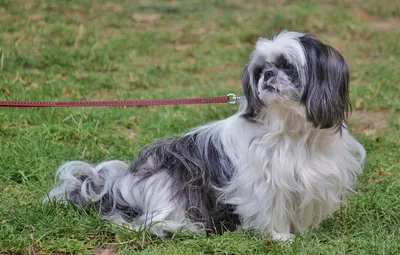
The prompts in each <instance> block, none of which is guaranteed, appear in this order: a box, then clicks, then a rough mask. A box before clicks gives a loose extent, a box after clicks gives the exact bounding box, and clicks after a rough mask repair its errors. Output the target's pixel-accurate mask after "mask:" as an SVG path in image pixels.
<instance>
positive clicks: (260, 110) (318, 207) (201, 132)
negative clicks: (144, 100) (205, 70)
mask: <svg viewBox="0 0 400 255" xmlns="http://www.w3.org/2000/svg"><path fill="white" fill-rule="evenodd" d="M349 82H350V78H349V67H348V65H347V63H346V61H345V60H344V58H343V56H342V55H341V54H340V53H339V52H338V51H337V50H335V49H334V48H333V47H331V46H329V45H326V44H324V43H322V42H321V41H320V40H318V39H317V38H316V37H314V36H313V35H310V34H303V33H299V32H293V31H286V30H285V31H282V32H281V33H279V34H278V35H276V36H275V37H273V38H271V39H265V38H260V39H259V40H258V41H257V43H256V45H255V49H254V51H253V52H252V53H251V55H250V59H249V61H248V63H247V65H246V66H245V68H244V71H243V78H242V84H243V91H244V95H245V100H243V102H242V103H241V105H240V107H239V110H238V112H237V113H236V114H234V115H233V116H231V117H228V118H226V119H223V120H217V121H214V122H211V123H209V124H206V125H203V126H200V127H197V128H194V129H193V130H191V131H189V132H187V133H185V134H183V135H182V136H177V137H169V138H164V139H161V140H158V141H156V142H154V143H152V144H150V145H148V146H147V147H145V148H143V149H142V151H141V152H140V154H139V155H138V157H137V158H136V159H135V160H134V161H133V162H132V163H131V164H130V165H128V164H126V163H125V162H122V161H117V160H114V161H106V162H103V163H101V164H99V165H97V166H93V165H91V164H89V163H85V162H82V161H71V162H67V163H65V164H64V165H62V166H61V167H60V168H59V169H58V171H57V174H56V175H57V177H56V180H57V184H56V187H54V188H53V189H52V190H51V191H50V193H49V194H48V199H49V200H52V199H55V200H57V201H61V202H64V203H72V204H75V205H77V206H79V207H82V208H89V207H92V206H95V207H96V209H97V210H98V211H99V213H100V214H101V216H102V217H103V218H104V219H107V220H111V221H112V222H116V223H118V224H123V225H126V226H129V227H130V228H132V229H134V230H139V229H143V228H144V227H147V228H148V230H149V231H150V232H151V233H152V234H154V235H156V236H164V235H167V234H171V233H173V232H175V231H178V230H188V231H194V232H200V233H209V232H215V233H221V232H222V231H224V230H236V229H238V228H241V229H246V230H249V231H251V232H257V233H260V234H262V235H270V236H272V238H273V239H275V240H281V241H285V240H290V239H292V238H293V236H294V234H295V233H297V232H300V231H303V230H305V229H307V228H309V227H312V226H316V225H318V224H319V223H320V222H321V221H322V220H324V219H325V218H326V217H327V216H329V215H330V214H332V213H333V211H334V209H335V206H336V205H338V204H340V203H341V202H342V199H343V198H345V197H346V196H347V195H348V194H350V193H351V192H352V191H353V188H354V183H355V182H356V177H357V175H358V174H359V173H361V172H362V168H363V164H364V160H365V156H366V153H365V150H364V148H363V146H362V145H361V144H360V143H359V142H358V141H357V140H356V139H355V138H354V137H353V136H351V134H349V131H348V129H347V124H346V123H347V122H346V120H347V118H348V115H349V113H350V111H351V104H350V99H349ZM68 201H69V202H68Z"/></svg>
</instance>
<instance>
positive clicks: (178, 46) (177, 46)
mask: <svg viewBox="0 0 400 255" xmlns="http://www.w3.org/2000/svg"><path fill="white" fill-rule="evenodd" d="M169 46H170V47H171V48H174V49H175V50H177V51H183V50H186V49H190V48H193V47H194V46H195V44H191V43H170V44H169Z"/></svg>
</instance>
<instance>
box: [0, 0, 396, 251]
mask: <svg viewBox="0 0 400 255" xmlns="http://www.w3.org/2000/svg"><path fill="white" fill-rule="evenodd" d="M132 14H135V15H132ZM0 24H1V25H0V100H7V99H9V100H12V99H14V100H17V99H19V100H28V99H31V100H39V99H40V100H81V99H140V98H149V99H151V98H172V97H197V96H216V95H226V94H227V93H230V92H235V93H237V94H240V93H241V82H240V76H241V70H242V68H243V66H244V64H245V63H246V60H247V58H248V55H249V53H250V52H251V50H252V47H253V45H254V43H255V41H256V40H257V38H258V37H260V36H270V35H272V34H274V33H275V32H277V31H280V30H281V29H285V28H287V29H294V30H300V31H306V32H312V33H314V34H316V35H317V36H318V37H320V38H322V40H323V41H325V42H327V43H329V44H331V45H333V46H334V47H336V48H338V49H339V50H340V51H341V52H342V53H343V55H344V56H345V57H346V59H347V60H348V61H349V63H350V65H351V69H352V88H351V98H352V101H353V105H354V108H355V111H354V114H353V118H352V119H351V121H350V128H351V129H352V130H353V133H354V135H355V136H356V137H357V138H358V139H359V140H360V141H361V142H362V143H363V144H364V146H365V147H366V149H367V153H368V161H367V164H366V167H365V171H364V173H363V174H362V176H361V177H360V184H359V188H358V193H357V194H355V195H353V196H352V197H351V198H349V200H348V202H347V204H346V205H344V206H342V207H341V208H338V210H337V212H336V213H335V215H334V217H332V218H329V219H326V220H325V221H324V222H323V224H322V225H321V226H320V227H318V228H314V229H310V230H309V231H307V232H304V233H302V234H299V235H297V236H296V239H295V241H294V243H293V244H291V245H288V246H286V247H280V246H279V245H278V244H276V243H273V242H268V241H265V240H264V239H263V238H261V237H259V236H252V235H250V234H248V233H230V232H228V233H225V234H223V235H221V236H210V237H204V236H199V235H188V234H185V233H179V234H176V235H174V236H173V237H172V238H170V239H160V238H153V237H151V236H149V235H148V234H147V232H146V231H140V232H131V231H128V230H126V229H123V228H120V227H118V226H115V225H112V224H110V223H108V222H104V221H102V220H101V219H100V218H99V217H98V216H97V215H96V213H95V212H92V213H84V212H82V211H79V210H75V209H74V208H71V207H68V208H65V207H63V206H60V205H57V204H49V205H43V204H42V203H41V201H42V198H43V197H44V196H46V192H48V191H49V190H50V188H51V187H52V184H53V179H54V174H55V169H56V168H57V167H58V166H59V165H60V164H61V163H62V162H64V161H68V160H75V159H81V160H85V161H90V162H99V161H102V160H104V159H123V160H131V159H133V158H134V156H135V154H136V153H137V152H138V150H139V149H140V147H141V146H143V145H144V144H147V143H149V142H151V141H153V140H155V139H157V138H160V137H163V136H168V135H175V134H180V133H182V132H183V131H185V130H187V129H189V128H191V127H194V126H197V125H199V124H202V123H205V122H208V121H211V120H215V119H221V118H225V117H227V116H229V115H231V114H232V113H234V112H235V111H236V109H237V107H236V106H231V105H223V104H220V105H201V106H199V105H197V106H165V107H148V108H144V107H141V108H111V107H110V108H83V109H80V108H57V109H51V108H48V109H34V108H30V109H22V108H21V109H5V108H4V109H1V111H0V187H1V189H0V254H51V253H53V254H94V253H98V254H100V253H101V252H103V254H112V253H114V252H117V251H118V252H119V253H120V254H400V216H399V212H400V203H399V201H400V199H399V196H400V178H399V176H400V162H399V158H400V119H399V111H400V87H399V80H400V72H399V70H400V61H399V60H400V29H399V28H400V4H399V3H397V2H396V1H389V0H385V1H374V0H366V1H361V0H356V1H350V0H349V1H345V0H324V1H316V0H314V1H308V2H305V1H300V0H298V1H295V0H292V1H290V0H286V1H284V0H282V1H270V3H264V2H263V1H251V2H249V1H237V0H231V1H224V0H214V1H210V3H208V4H205V3H204V2H203V1H199V0H190V1H182V2H179V1H163V2H161V3H156V2H155V1H154V2H153V1H140V2H139V1H137V3H134V2H133V1H122V0H119V1H113V2H112V3H111V2H106V1H103V0H99V1H86V0H84V1H78V0H69V1H67V0H62V1H50V0H47V1H39V0H26V1H22V0H1V1H0ZM106 252H107V253H106Z"/></svg>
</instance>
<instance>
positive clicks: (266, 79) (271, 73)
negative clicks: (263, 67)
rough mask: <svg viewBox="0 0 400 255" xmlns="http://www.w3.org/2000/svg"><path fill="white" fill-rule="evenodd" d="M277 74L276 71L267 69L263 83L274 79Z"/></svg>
mask: <svg viewBox="0 0 400 255" xmlns="http://www.w3.org/2000/svg"><path fill="white" fill-rule="evenodd" d="M277 74H278V70H276V69H269V70H267V71H265V73H264V81H268V80H269V78H271V77H274V76H276V75H277Z"/></svg>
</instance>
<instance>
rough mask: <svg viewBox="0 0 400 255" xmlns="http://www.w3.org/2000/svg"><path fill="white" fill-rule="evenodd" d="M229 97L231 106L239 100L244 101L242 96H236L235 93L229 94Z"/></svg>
mask: <svg viewBox="0 0 400 255" xmlns="http://www.w3.org/2000/svg"><path fill="white" fill-rule="evenodd" d="M227 97H228V103H230V104H236V103H237V101H238V100H242V99H243V97H242V96H236V94H234V93H229V94H228V95H227Z"/></svg>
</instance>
